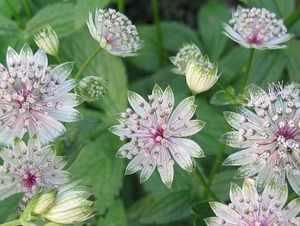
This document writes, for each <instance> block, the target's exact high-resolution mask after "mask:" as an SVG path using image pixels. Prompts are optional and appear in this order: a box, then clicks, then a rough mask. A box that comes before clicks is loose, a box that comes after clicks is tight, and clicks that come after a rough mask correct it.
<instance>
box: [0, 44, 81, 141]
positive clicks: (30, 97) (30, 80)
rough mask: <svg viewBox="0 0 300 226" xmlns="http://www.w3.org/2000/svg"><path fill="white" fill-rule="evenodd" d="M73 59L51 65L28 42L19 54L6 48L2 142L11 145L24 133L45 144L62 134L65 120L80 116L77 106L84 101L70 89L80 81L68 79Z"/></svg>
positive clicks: (0, 82) (1, 71)
mask: <svg viewBox="0 0 300 226" xmlns="http://www.w3.org/2000/svg"><path fill="white" fill-rule="evenodd" d="M72 68H73V63H63V64H61V65H58V66H55V67H50V66H48V59H47V55H46V53H45V52H44V51H43V50H42V49H39V50H38V51H37V52H36V53H35V54H34V55H33V53H32V50H31V48H30V47H29V45H27V44H25V45H24V46H23V48H22V50H21V52H20V54H18V53H17V52H16V51H15V50H14V49H12V48H11V47H9V48H8V50H7V68H5V66H3V65H2V64H0V145H2V146H4V145H11V144H12V142H13V140H14V138H15V137H19V138H20V139H22V137H23V136H24V134H25V133H27V132H28V133H29V136H30V137H31V136H33V134H36V136H37V137H38V138H39V139H40V141H41V142H42V143H43V144H45V143H48V142H49V141H55V140H58V139H60V138H62V137H63V136H64V134H65V127H64V126H63V124H62V123H60V122H59V121H63V122H73V121H77V120H79V119H81V118H82V117H81V114H80V113H79V112H78V111H77V110H75V109H74V107H75V106H77V105H78V104H80V103H81V102H82V98H81V97H80V96H79V95H76V94H72V93H68V92H69V91H70V90H71V89H73V88H74V87H75V86H76V85H77V81H75V80H74V79H70V80H67V77H68V76H69V75H70V73H71V71H72Z"/></svg>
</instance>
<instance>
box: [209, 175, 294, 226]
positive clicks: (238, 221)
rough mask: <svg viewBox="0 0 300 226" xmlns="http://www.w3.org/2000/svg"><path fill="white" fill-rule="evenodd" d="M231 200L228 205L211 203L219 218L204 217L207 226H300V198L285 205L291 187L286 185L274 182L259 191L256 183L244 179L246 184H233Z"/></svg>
mask: <svg viewBox="0 0 300 226" xmlns="http://www.w3.org/2000/svg"><path fill="white" fill-rule="evenodd" d="M229 195H230V200H231V202H232V203H230V204H229V205H228V206H227V205H224V204H222V203H218V202H210V206H211V208H212V210H213V211H214V212H215V214H216V216H217V217H210V218H206V219H204V220H205V222H206V224H207V225H208V226H210V225H211V226H216V225H226V226H237V225H241V226H242V225H245V226H246V225H249V226H250V225H253V226H256V225H261V226H283V225H299V224H300V217H296V216H297V214H298V213H299V211H300V198H297V199H294V200H293V201H291V202H290V203H289V204H287V205H286V206H285V207H284V208H283V206H284V204H285V202H286V200H287V197H288V187H287V185H286V184H284V185H283V186H282V187H280V188H277V186H276V183H275V182H274V181H271V182H270V183H269V184H267V186H266V187H265V189H264V191H263V193H262V194H258V192H257V190H256V188H255V182H254V181H253V180H252V179H249V178H247V179H245V181H244V183H243V187H242V188H240V187H239V186H238V185H236V184H234V183H232V184H231V187H230V193H229Z"/></svg>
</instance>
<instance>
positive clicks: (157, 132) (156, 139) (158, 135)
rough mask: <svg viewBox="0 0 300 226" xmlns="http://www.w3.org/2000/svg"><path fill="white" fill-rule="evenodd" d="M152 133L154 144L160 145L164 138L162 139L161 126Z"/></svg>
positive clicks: (162, 130)
mask: <svg viewBox="0 0 300 226" xmlns="http://www.w3.org/2000/svg"><path fill="white" fill-rule="evenodd" d="M151 133H152V139H153V140H154V142H155V143H156V144H158V143H159V144H162V143H161V142H162V140H163V139H164V138H165V137H164V129H163V128H162V127H161V126H158V127H156V128H155V129H153V130H152V131H151Z"/></svg>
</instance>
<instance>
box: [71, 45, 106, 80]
mask: <svg viewBox="0 0 300 226" xmlns="http://www.w3.org/2000/svg"><path fill="white" fill-rule="evenodd" d="M101 50H102V47H101V46H100V47H99V48H98V49H96V51H95V52H94V53H93V54H92V55H91V56H90V57H89V58H88V59H87V60H86V61H85V63H84V64H83V65H82V67H81V68H80V70H79V71H78V73H77V74H76V75H75V79H79V78H80V76H81V74H82V72H83V71H84V70H85V69H86V67H87V66H88V65H89V64H90V63H91V61H92V60H93V59H94V58H95V56H97V54H98V53H99V52H100V51H101Z"/></svg>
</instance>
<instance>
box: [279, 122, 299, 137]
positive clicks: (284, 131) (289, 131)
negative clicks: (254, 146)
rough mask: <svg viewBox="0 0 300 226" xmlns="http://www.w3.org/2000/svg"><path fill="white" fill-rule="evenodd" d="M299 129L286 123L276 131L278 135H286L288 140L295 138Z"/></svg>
mask: <svg viewBox="0 0 300 226" xmlns="http://www.w3.org/2000/svg"><path fill="white" fill-rule="evenodd" d="M297 132H298V129H297V128H295V127H293V128H290V127H289V126H288V125H285V126H284V127H282V128H280V127H279V129H278V131H277V132H276V133H275V135H276V137H280V136H282V137H284V138H285V139H286V140H289V139H294V138H295V137H296V135H297Z"/></svg>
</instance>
